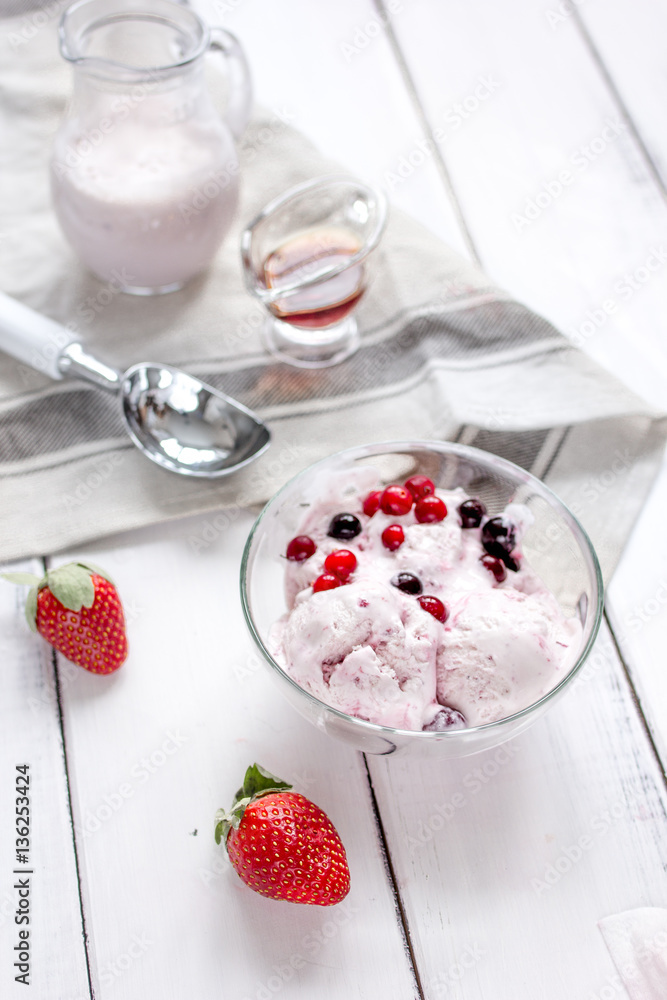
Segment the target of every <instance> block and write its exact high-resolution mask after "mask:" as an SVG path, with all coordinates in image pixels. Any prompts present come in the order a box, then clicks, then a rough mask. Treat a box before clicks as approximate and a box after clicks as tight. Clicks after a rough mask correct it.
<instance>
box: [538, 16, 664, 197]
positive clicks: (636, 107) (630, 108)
mask: <svg viewBox="0 0 667 1000" xmlns="http://www.w3.org/2000/svg"><path fill="white" fill-rule="evenodd" d="M554 6H555V7H556V11H555V13H556V14H557V15H558V16H554V11H553V10H552V11H551V13H550V18H549V20H550V25H551V26H552V28H553V30H554V31H558V30H559V29H560V27H561V25H562V24H563V23H565V22H566V21H568V20H569V19H574V18H573V14H574V15H575V16H576V15H578V16H579V18H580V19H581V21H582V23H583V25H584V26H585V30H586V33H587V35H588V38H589V39H590V42H591V43H592V46H593V49H594V52H595V54H596V55H597V56H598V57H599V58H600V60H601V71H602V72H603V73H604V74H605V75H608V77H609V79H610V80H611V81H612V85H613V87H614V88H615V90H616V91H617V93H618V95H619V99H620V101H621V102H622V103H623V105H624V107H625V109H626V111H627V114H628V116H629V117H630V119H631V120H632V122H633V123H634V125H635V126H636V128H637V131H638V134H639V136H640V138H641V140H642V142H643V143H644V144H645V147H646V150H647V152H648V155H649V157H650V158H651V162H652V164H653V166H654V167H655V170H656V172H657V174H658V176H659V178H660V181H661V183H662V185H663V188H664V187H667V138H666V137H665V129H664V127H663V123H664V118H665V106H666V105H667V76H666V75H665V57H664V44H663V39H664V38H665V35H666V34H667V9H665V7H664V6H663V5H662V4H655V3H651V0H637V2H633V3H632V4H630V3H628V2H627V0H604V2H601V0H585V3H583V2H582V3H580V4H578V5H577V6H576V7H575V5H574V4H571V5H564V6H565V10H564V11H563V12H561V11H558V9H557V5H554ZM575 12H576V13H575ZM563 14H564V15H565V16H564V17H563Z"/></svg>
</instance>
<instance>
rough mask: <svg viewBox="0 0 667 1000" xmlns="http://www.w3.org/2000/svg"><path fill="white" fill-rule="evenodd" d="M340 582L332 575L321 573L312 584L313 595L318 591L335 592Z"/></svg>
mask: <svg viewBox="0 0 667 1000" xmlns="http://www.w3.org/2000/svg"><path fill="white" fill-rule="evenodd" d="M340 583H341V581H340V580H339V579H338V577H337V576H334V575H333V573H322V576H318V578H317V580H315V583H314V584H313V593H314V594H318V593H319V592H320V590H335V589H336V587H340Z"/></svg>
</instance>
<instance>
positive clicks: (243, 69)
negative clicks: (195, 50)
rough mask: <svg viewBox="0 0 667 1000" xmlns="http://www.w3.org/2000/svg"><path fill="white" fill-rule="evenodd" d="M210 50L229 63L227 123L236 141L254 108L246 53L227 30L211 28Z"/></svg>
mask: <svg viewBox="0 0 667 1000" xmlns="http://www.w3.org/2000/svg"><path fill="white" fill-rule="evenodd" d="M210 33H211V41H210V43H209V48H210V49H211V50H212V51H217V52H221V53H222V54H223V56H224V57H225V59H226V61H227V63H228V67H229V69H228V72H229V105H228V107H227V111H226V113H225V121H226V122H227V124H228V125H229V128H230V130H231V133H232V135H233V136H234V138H235V139H238V138H240V136H241V135H242V134H243V130H244V129H245V127H246V125H247V124H248V119H249V118H250V111H251V108H252V81H251V78H250V69H249V67H248V61H247V59H246V57H245V53H244V51H243V49H242V48H241V45H240V42H239V40H238V39H237V38H236V36H235V35H232V33H231V31H227V30H226V29H225V28H211V29H210Z"/></svg>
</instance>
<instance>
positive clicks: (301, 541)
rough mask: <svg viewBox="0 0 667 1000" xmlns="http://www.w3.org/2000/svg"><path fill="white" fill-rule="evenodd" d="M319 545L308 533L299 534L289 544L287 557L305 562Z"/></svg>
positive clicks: (293, 560) (294, 560)
mask: <svg viewBox="0 0 667 1000" xmlns="http://www.w3.org/2000/svg"><path fill="white" fill-rule="evenodd" d="M316 548H317V545H316V544H315V542H314V541H313V540H312V538H309V537H308V535H297V536H296V538H293V539H292V541H291V542H290V543H289V545H288V546H287V553H286V555H287V558H288V559H291V560H292V562H303V561H304V559H310V557H311V556H312V554H313V552H314V551H315V549H316Z"/></svg>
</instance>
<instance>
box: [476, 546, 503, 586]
mask: <svg viewBox="0 0 667 1000" xmlns="http://www.w3.org/2000/svg"><path fill="white" fill-rule="evenodd" d="M479 561H480V562H481V563H482V565H483V566H485V567H486V568H487V569H488V570H489V572H491V573H493V575H494V576H495V578H496V580H497V582H498V583H502V582H503V580H506V579H507V570H506V569H505V564H504V562H503V561H502V560H501V559H496V557H495V556H490V555H489V553H488V552H487V553H486V554H485V555H483V556H480V557H479Z"/></svg>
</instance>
